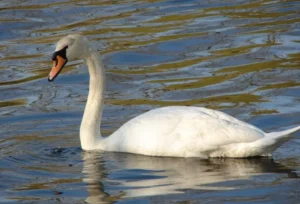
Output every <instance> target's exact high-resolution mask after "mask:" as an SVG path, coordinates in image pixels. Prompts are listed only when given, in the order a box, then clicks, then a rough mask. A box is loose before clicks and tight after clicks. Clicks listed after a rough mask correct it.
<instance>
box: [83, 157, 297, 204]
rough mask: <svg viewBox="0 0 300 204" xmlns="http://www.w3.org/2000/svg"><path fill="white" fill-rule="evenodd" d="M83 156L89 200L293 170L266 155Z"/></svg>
mask: <svg viewBox="0 0 300 204" xmlns="http://www.w3.org/2000/svg"><path fill="white" fill-rule="evenodd" d="M83 160H84V166H83V173H84V182H86V183H87V190H88V192H89V197H88V198H87V200H86V201H87V202H88V203H99V202H100V201H101V202H103V201H114V200H119V199H120V198H123V197H140V196H153V195H162V194H174V193H181V192H184V191H185V190H187V189H193V190H229V189H234V188H241V187H242V186H245V184H247V185H248V184H249V183H251V182H250V180H251V179H250V178H253V177H255V176H256V175H262V174H264V173H287V174H290V175H292V174H293V173H292V171H291V170H289V169H287V168H285V167H284V166H282V165H280V164H278V163H276V162H274V161H273V160H272V159H266V158H264V159H263V158H257V159H254V158H253V159H210V160H201V159H198V158H189V159H185V158H162V157H148V156H141V155H134V154H123V153H99V152H83ZM287 174H284V175H287ZM266 175H268V174H266ZM269 175H272V174H269ZM270 177H272V176H270ZM276 178H277V177H274V179H276ZM234 180H239V183H238V184H237V183H236V182H230V181H234ZM271 180H272V178H271ZM268 181H269V182H270V178H268ZM253 182H255V181H252V184H253Z"/></svg>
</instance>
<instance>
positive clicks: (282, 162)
mask: <svg viewBox="0 0 300 204" xmlns="http://www.w3.org/2000/svg"><path fill="white" fill-rule="evenodd" d="M299 10H300V2H299V1H296V0H289V1H283V0H278V1H273V0H261V1H243V0H240V1H233V0H232V1H231V0H228V1H165V0H151V1H150V0H142V1H134V0H128V1H127V0H126V1H85V0H81V1H77V0H67V1H63V0H59V1H53V0H44V1H42V2H41V1H38V0H29V1H21V0H10V1H9V0H4V1H1V2H0V30H1V32H0V91H1V98H0V172H1V173H0V178H1V183H0V202H1V203H16V202H22V203H86V202H87V203H141V202H143V203H199V202H201V203H218V202H219V203H253V202H257V203H298V202H299V199H300V190H299V184H300V182H299V179H298V177H299V172H300V157H299V154H300V151H299V145H300V139H299V136H300V135H299V133H295V134H294V135H293V138H292V139H291V140H290V141H289V142H287V143H286V144H284V145H283V146H282V147H281V148H279V149H278V150H277V151H276V152H275V153H274V157H273V158H267V159H238V160H237V159H209V160H201V159H198V158H190V159H182V158H161V157H157V158H156V157H146V156H139V155H132V154H123V153H103V152H95V153H87V152H83V151H82V150H81V149H80V142H79V135H78V131H79V124H80V121H81V117H82V113H83V108H84V105H85V102H86V97H87V92H88V73H87V69H86V66H85V65H84V64H83V62H82V61H75V62H72V63H69V64H68V66H67V67H65V68H64V71H63V73H62V74H61V75H60V76H59V77H58V78H57V80H56V81H55V83H54V84H49V83H48V81H47V75H48V73H49V71H50V67H51V65H52V62H51V55H52V52H53V51H54V49H55V43H56V42H57V41H58V40H59V39H60V38H61V37H63V36H65V35H66V34H70V33H82V34H84V35H86V36H87V37H88V38H89V39H90V40H91V41H92V42H93V44H95V46H96V47H97V49H98V50H99V52H100V54H101V56H102V59H103V61H104V64H105V68H106V71H107V75H106V77H107V91H106V93H105V97H106V102H105V103H106V104H105V108H104V114H103V122H102V125H101V127H102V134H103V135H104V136H108V135H109V134H110V133H111V132H113V131H114V130H116V129H117V128H118V127H120V126H121V125H122V124H123V123H124V122H126V121H127V120H129V119H130V118H133V117H134V116H136V115H138V114H141V113H143V112H145V111H147V110H150V109H153V108H156V107H160V106H167V105H193V106H201V107H209V108H213V109H218V110H222V111H224V112H226V113H229V114H231V115H233V116H235V117H237V118H239V119H242V120H244V121H247V122H249V123H251V124H253V125H256V126H258V127H259V128H262V129H263V130H265V131H267V132H268V131H277V130H282V129H284V128H285V127H292V126H295V125H297V124H300V117H299V113H300V112H299V110H300V105H299V104H300V103H299V102H300V69H299V67H300V54H299V53H300V44H299V43H300V37H299V36H300V15H299Z"/></svg>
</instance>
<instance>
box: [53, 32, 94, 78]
mask: <svg viewBox="0 0 300 204" xmlns="http://www.w3.org/2000/svg"><path fill="white" fill-rule="evenodd" d="M89 51H90V47H89V43H88V40H87V38H86V37H84V36H82V35H79V34H74V35H68V36H66V37H63V38H62V39H60V40H59V41H58V43H57V45H56V49H55V52H54V53H53V56H52V60H53V67H52V69H51V72H50V74H49V77H48V80H49V81H53V80H54V79H55V78H56V77H57V76H58V74H59V73H60V72H61V70H62V69H63V68H64V66H65V65H66V64H67V62H68V60H74V59H85V58H86V57H87V55H88V53H89Z"/></svg>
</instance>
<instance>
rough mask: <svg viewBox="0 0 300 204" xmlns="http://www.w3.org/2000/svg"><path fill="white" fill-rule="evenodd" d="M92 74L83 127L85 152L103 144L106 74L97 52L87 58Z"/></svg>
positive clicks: (82, 139) (81, 132)
mask: <svg viewBox="0 0 300 204" xmlns="http://www.w3.org/2000/svg"><path fill="white" fill-rule="evenodd" d="M86 63H87V65H88V69H89V73H90V86H89V95H88V99H87V103H86V106H85V110H84V114H83V118H82V122H81V126H80V142H81V147H82V149H84V150H92V149H96V148H99V145H100V143H101V139H102V137H101V133H100V123H101V118H102V109H103V102H104V97H103V96H104V85H105V72H104V67H103V64H102V62H101V59H100V55H99V54H98V52H97V51H91V52H90V54H89V55H88V56H87V58H86Z"/></svg>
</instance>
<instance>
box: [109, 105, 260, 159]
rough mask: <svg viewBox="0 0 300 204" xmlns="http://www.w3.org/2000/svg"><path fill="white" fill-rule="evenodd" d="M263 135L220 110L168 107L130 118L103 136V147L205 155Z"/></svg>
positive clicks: (157, 152)
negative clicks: (114, 130)
mask: <svg viewBox="0 0 300 204" xmlns="http://www.w3.org/2000/svg"><path fill="white" fill-rule="evenodd" d="M264 135H265V133H264V132H263V131H261V130H260V129H258V128H256V127H254V126H252V125H249V124H247V123H245V122H242V121H240V120H237V119H235V118H233V117H231V116H229V115H227V114H225V113H222V112H220V111H215V110H210V109H206V108H201V107H185V106H171V107H163V108H157V109H154V110H151V111H149V112H146V113H144V114H142V115H140V116H138V117H136V118H133V119H131V120H130V121H128V122H127V123H125V124H124V125H123V126H121V127H120V129H118V130H117V131H116V132H115V133H113V134H112V135H111V136H109V137H108V138H107V139H105V145H104V148H105V150H107V151H118V152H131V153H137V154H145V155H152V156H178V157H208V156H209V155H210V154H212V153H213V152H214V150H216V149H220V148H221V147H225V146H226V145H232V144H239V143H249V142H253V141H256V140H258V139H261V138H263V137H264Z"/></svg>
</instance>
